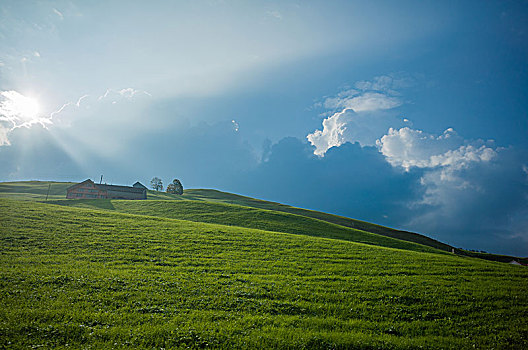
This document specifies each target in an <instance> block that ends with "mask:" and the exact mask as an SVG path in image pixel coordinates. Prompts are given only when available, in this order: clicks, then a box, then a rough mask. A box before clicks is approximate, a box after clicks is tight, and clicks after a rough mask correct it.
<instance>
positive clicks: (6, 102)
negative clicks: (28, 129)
mask: <svg viewBox="0 0 528 350" xmlns="http://www.w3.org/2000/svg"><path fill="white" fill-rule="evenodd" d="M1 95H2V99H1V101H0V112H1V114H2V115H3V116H4V120H6V119H7V120H9V121H11V122H12V123H13V124H15V125H17V124H24V123H30V124H31V123H32V122H35V121H38V120H39V119H40V116H39V114H40V107H39V103H38V101H37V100H36V99H35V98H32V97H29V96H24V95H22V94H21V93H19V92H17V91H3V92H1Z"/></svg>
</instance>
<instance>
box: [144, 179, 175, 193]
mask: <svg viewBox="0 0 528 350" xmlns="http://www.w3.org/2000/svg"><path fill="white" fill-rule="evenodd" d="M150 187H151V188H152V189H153V190H154V191H163V181H161V179H160V178H159V177H154V178H152V180H150ZM165 191H166V192H167V193H172V194H179V195H182V194H183V185H182V184H181V182H180V180H178V179H174V180H172V182H171V183H170V184H168V185H167V189H166V190H165Z"/></svg>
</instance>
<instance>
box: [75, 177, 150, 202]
mask: <svg viewBox="0 0 528 350" xmlns="http://www.w3.org/2000/svg"><path fill="white" fill-rule="evenodd" d="M66 198H68V199H95V198H108V199H147V188H146V187H145V186H143V185H142V184H141V183H140V182H136V183H135V184H134V185H132V186H116V185H103V184H96V183H94V182H93V181H92V180H90V179H88V180H84V181H83V182H81V183H78V184H75V185H73V186H70V187H68V189H67V190H66Z"/></svg>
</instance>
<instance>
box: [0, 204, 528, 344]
mask: <svg viewBox="0 0 528 350" xmlns="http://www.w3.org/2000/svg"><path fill="white" fill-rule="evenodd" d="M122 202H124V201H101V203H102V204H103V205H102V206H110V205H112V206H114V208H113V209H112V208H108V207H107V208H104V210H102V209H100V208H99V209H89V208H78V207H68V206H64V205H52V204H46V203H38V202H35V201H22V200H14V199H5V198H4V199H0V218H2V220H0V239H1V245H0V266H1V268H0V303H1V305H2V308H0V346H1V347H3V348H4V347H5V348H10V347H13V348H37V347H43V348H140V349H141V348H144V349H147V348H149V349H152V348H158V349H159V348H182V349H184V348H193V349H195V348H225V349H233V348H236V349H258V348H261V349H269V348H284V349H302V348H304V349H354V348H358V349H379V348H384V349H415V348H426V349H427V348H431V349H432V348H436V349H469V348H486V349H490V348H512V349H524V348H527V346H528V322H526V321H527V317H526V310H527V309H528V294H527V293H526V288H527V287H528V283H527V281H528V269H526V268H525V267H521V266H512V265H508V264H501V263H496V262H489V261H485V260H480V259H473V258H468V257H461V256H456V255H453V254H445V253H441V252H439V251H435V252H433V251H434V250H432V251H431V252H417V251H412V250H402V249H394V248H387V247H379V246H375V245H367V244H362V243H357V242H351V241H346V240H342V239H327V238H322V237H314V236H307V235H304V234H303V235H300V234H290V233H281V232H273V231H266V230H260V229H255V228H247V227H238V226H227V225H219V224H214V223H205V222H195V221H189V220H179V219H175V218H166V217H163V216H168V214H166V213H165V214H164V213H158V216H153V215H152V214H156V213H157V212H159V211H161V209H159V208H158V209H157V208H156V206H157V205H161V204H163V203H160V202H159V201H154V202H153V203H152V206H151V207H149V205H148V202H149V201H138V202H141V203H143V205H145V206H146V207H145V208H143V210H145V211H150V213H149V215H143V214H142V213H141V209H140V207H135V208H134V210H136V211H137V213H135V214H128V213H122V212H119V211H121V210H129V211H130V210H132V209H131V207H130V206H131V205H129V206H128V208H127V205H126V204H124V203H122ZM132 202H133V201H129V203H132ZM175 203H176V202H175ZM175 203H172V204H175ZM196 203H199V202H195V201H190V204H189V203H186V205H187V204H188V205H189V206H190V207H189V208H187V209H188V212H187V214H186V215H191V212H192V210H191V209H193V210H196V211H197V213H196V215H198V216H197V217H196V219H198V218H200V213H198V211H199V210H200V208H201V207H200V206H197V204H196ZM78 204H79V205H80V203H78ZM202 204H203V203H202ZM218 205H219V206H218V207H214V208H217V209H218V211H217V213H222V215H223V213H224V212H225V210H224V206H225V204H221V203H218ZM132 207H133V206H132ZM211 208H213V207H211ZM228 208H230V209H232V210H234V211H235V212H237V210H238V212H242V211H243V210H242V209H240V208H239V206H236V205H231V206H229V205H228ZM245 210H247V209H245ZM213 212H214V211H213ZM140 213H141V215H140ZM256 213H260V212H256ZM263 213H267V212H266V211H263ZM262 215H264V214H262ZM211 216H212V217H214V214H213V215H211ZM286 217H287V218H288V219H287V220H286V219H285V221H281V220H279V223H280V222H283V223H284V224H285V225H286V227H288V225H289V224H290V221H288V220H291V218H292V217H295V216H292V217H290V216H286ZM260 219H261V220H262V221H263V222H265V221H266V220H268V219H269V220H270V223H268V225H272V226H273V225H275V224H276V223H273V220H272V219H273V217H266V216H263V217H261V218H260ZM211 221H212V220H211ZM319 222H321V223H324V224H326V225H330V224H328V223H325V222H324V221H319ZM328 227H330V226H328ZM380 237H381V236H380ZM383 238H386V239H388V238H387V237H383Z"/></svg>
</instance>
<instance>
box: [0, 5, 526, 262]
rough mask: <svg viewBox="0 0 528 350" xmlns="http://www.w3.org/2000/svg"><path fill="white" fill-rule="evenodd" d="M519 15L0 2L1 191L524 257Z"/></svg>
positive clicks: (483, 9) (465, 9)
mask: <svg viewBox="0 0 528 350" xmlns="http://www.w3.org/2000/svg"><path fill="white" fill-rule="evenodd" d="M527 110H528V1H522V0H519V1H482V0H480V1H464V2H445V1H250V2H247V1H227V0H226V1H220V0H209V1H205V0H204V1H200V0H197V1H152V2H145V1H90V2H87V1H10V0H2V1H0V181H17V180H32V179H36V180H57V181H82V180H85V179H87V178H91V179H93V180H98V179H99V178H100V176H101V175H104V181H105V182H107V183H113V184H123V185H126V184H129V185H130V184H133V183H134V182H135V181H138V180H139V181H141V182H142V183H144V184H148V183H149V182H150V179H152V178H153V177H155V176H157V177H160V178H161V179H162V180H163V181H164V183H165V184H168V183H169V182H171V181H172V179H174V178H178V179H180V180H181V182H182V184H183V186H184V188H215V189H219V190H223V191H229V192H234V193H238V194H243V195H248V196H252V197H257V198H261V199H266V200H273V201H277V202H281V203H285V204H290V205H294V206H299V207H303V208H309V209H315V210H321V211H325V212H330V213H335V214H339V215H345V216H348V217H352V218H356V219H361V220H365V221H370V222H375V223H378V224H381V225H387V226H390V227H395V228H399V229H404V230H410V231H414V232H419V233H423V234H425V235H427V236H430V237H433V238H435V239H438V240H440V241H443V242H446V243H449V244H452V245H454V246H457V247H462V248H466V249H475V250H483V251H488V252H493V253H501V254H513V255H519V256H528V113H527Z"/></svg>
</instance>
